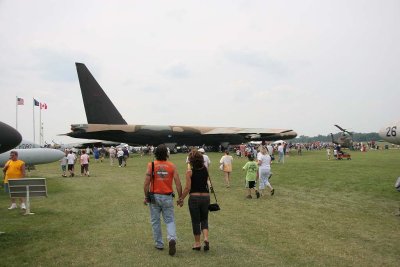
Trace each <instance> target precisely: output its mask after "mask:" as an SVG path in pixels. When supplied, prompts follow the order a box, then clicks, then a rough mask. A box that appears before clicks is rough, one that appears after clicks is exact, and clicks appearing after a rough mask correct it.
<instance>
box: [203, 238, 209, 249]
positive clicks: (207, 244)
mask: <svg viewBox="0 0 400 267" xmlns="http://www.w3.org/2000/svg"><path fill="white" fill-rule="evenodd" d="M209 250H210V242H208V241H206V240H204V251H209Z"/></svg>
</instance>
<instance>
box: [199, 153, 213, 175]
mask: <svg viewBox="0 0 400 267" xmlns="http://www.w3.org/2000/svg"><path fill="white" fill-rule="evenodd" d="M198 151H199V152H200V153H201V155H202V156H203V159H204V166H206V168H207V170H208V167H209V166H210V164H211V160H210V158H209V157H208V156H207V155H206V154H205V153H206V151H205V150H204V148H200V149H199V150H198Z"/></svg>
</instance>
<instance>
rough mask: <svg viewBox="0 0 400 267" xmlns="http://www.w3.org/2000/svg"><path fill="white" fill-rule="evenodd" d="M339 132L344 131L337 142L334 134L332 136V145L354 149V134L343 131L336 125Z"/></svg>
mask: <svg viewBox="0 0 400 267" xmlns="http://www.w3.org/2000/svg"><path fill="white" fill-rule="evenodd" d="M335 126H336V127H337V128H339V130H341V131H342V133H341V134H340V136H339V137H338V138H337V139H336V140H335V139H334V138H333V134H331V137H332V143H334V144H337V145H340V146H341V147H346V148H352V147H353V133H352V132H349V131H347V130H346V129H343V128H342V127H340V126H339V125H337V124H335Z"/></svg>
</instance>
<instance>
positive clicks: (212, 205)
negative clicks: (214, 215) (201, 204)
mask: <svg viewBox="0 0 400 267" xmlns="http://www.w3.org/2000/svg"><path fill="white" fill-rule="evenodd" d="M220 209H221V208H220V207H219V205H218V203H210V204H209V205H208V210H209V211H218V210H220Z"/></svg>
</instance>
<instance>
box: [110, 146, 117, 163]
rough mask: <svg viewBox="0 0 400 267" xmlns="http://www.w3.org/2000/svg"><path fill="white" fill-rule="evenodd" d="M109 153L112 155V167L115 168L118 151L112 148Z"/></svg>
mask: <svg viewBox="0 0 400 267" xmlns="http://www.w3.org/2000/svg"><path fill="white" fill-rule="evenodd" d="M108 153H109V155H110V165H111V166H114V161H115V157H116V155H117V151H116V150H115V148H114V147H113V146H112V147H110V149H109V150H108Z"/></svg>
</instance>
